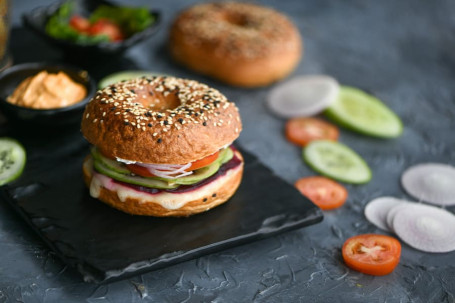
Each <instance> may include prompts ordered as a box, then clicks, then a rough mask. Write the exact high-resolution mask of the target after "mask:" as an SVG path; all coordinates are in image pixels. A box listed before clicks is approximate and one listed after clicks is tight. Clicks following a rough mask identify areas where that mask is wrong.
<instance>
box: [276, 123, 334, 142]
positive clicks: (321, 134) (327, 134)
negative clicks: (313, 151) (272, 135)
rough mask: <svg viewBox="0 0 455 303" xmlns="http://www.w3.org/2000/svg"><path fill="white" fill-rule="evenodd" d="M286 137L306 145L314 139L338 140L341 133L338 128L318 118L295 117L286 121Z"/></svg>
mask: <svg viewBox="0 0 455 303" xmlns="http://www.w3.org/2000/svg"><path fill="white" fill-rule="evenodd" d="M285 133H286V138H287V139H288V140H289V141H290V142H292V143H294V144H296V145H299V146H305V145H307V144H308V143H310V142H311V141H313V140H332V141H336V140H337V139H338V136H339V134H340V132H339V130H338V128H337V127H336V126H335V125H333V124H330V123H328V122H325V121H324V120H321V119H317V118H294V119H291V120H289V121H288V122H287V123H286V128H285Z"/></svg>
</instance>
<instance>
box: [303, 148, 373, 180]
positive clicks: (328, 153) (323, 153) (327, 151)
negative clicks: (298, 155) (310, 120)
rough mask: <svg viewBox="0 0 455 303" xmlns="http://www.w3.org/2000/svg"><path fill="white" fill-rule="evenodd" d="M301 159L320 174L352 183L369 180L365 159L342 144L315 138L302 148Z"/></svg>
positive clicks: (369, 171) (369, 173) (369, 175)
mask: <svg viewBox="0 0 455 303" xmlns="http://www.w3.org/2000/svg"><path fill="white" fill-rule="evenodd" d="M303 159H304V160H305V162H307V163H308V165H309V166H310V167H311V168H312V169H314V170H315V171H317V172H318V173H320V174H323V175H325V176H327V177H330V178H333V179H336V180H339V181H342V182H346V183H353V184H362V183H367V182H368V181H370V180H371V170H370V168H369V167H368V165H367V164H366V163H365V161H364V160H363V159H362V158H361V157H360V156H359V155H358V154H357V153H356V152H355V151H353V150H352V149H350V148H349V147H347V146H346V145H344V144H341V143H339V142H334V141H328V140H316V141H313V142H311V143H310V144H308V145H307V146H306V147H305V148H304V149H303Z"/></svg>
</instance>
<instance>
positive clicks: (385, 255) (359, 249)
mask: <svg viewBox="0 0 455 303" xmlns="http://www.w3.org/2000/svg"><path fill="white" fill-rule="evenodd" d="M342 255H343V260H344V262H345V263H346V265H347V266H348V267H350V268H352V269H354V270H356V271H359V272H362V273H364V274H368V275H374V276H383V275H387V274H389V273H391V272H392V271H393V270H394V269H395V267H397V265H398V263H399V262H400V255H401V244H400V242H399V241H398V240H397V239H395V238H393V237H390V236H386V235H378V234H363V235H358V236H354V237H351V238H349V239H347V240H346V242H344V245H343V248H342Z"/></svg>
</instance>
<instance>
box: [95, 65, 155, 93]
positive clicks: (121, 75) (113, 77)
mask: <svg viewBox="0 0 455 303" xmlns="http://www.w3.org/2000/svg"><path fill="white" fill-rule="evenodd" d="M143 76H164V74H161V73H155V72H151V71H146V70H126V71H122V72H118V73H114V74H110V75H108V76H106V77H104V78H103V79H101V80H100V82H99V83H98V88H99V89H102V88H105V87H106V86H108V85H111V84H113V83H116V82H120V81H123V80H129V79H134V78H139V77H143Z"/></svg>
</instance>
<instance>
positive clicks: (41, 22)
mask: <svg viewBox="0 0 455 303" xmlns="http://www.w3.org/2000/svg"><path fill="white" fill-rule="evenodd" d="M65 2H67V1H60V2H57V3H54V4H51V5H48V6H40V7H37V8H35V9H33V10H32V11H30V12H29V13H26V14H24V15H22V21H23V23H24V24H25V25H26V26H27V27H29V28H30V29H32V30H33V31H34V32H35V33H37V34H38V35H40V36H41V37H43V38H44V39H45V40H46V41H48V42H49V43H50V44H52V45H54V46H57V47H59V48H61V49H62V50H63V51H64V52H65V53H66V54H68V55H76V56H78V57H79V56H81V55H82V56H86V57H88V56H96V57H101V58H103V57H102V56H105V55H115V54H120V53H122V52H124V51H125V50H126V49H128V48H129V47H131V46H133V45H135V44H136V43H139V42H141V41H144V40H145V39H147V38H148V37H150V36H151V35H153V34H154V33H155V32H156V31H157V30H158V25H159V23H160V13H159V12H157V11H153V10H151V11H149V12H150V14H151V15H152V16H153V17H154V19H155V21H154V22H153V23H152V24H150V25H149V26H148V27H147V28H145V29H144V30H142V31H140V32H137V33H135V34H133V35H132V36H130V37H128V38H127V39H125V40H123V41H119V42H101V43H96V44H80V43H75V42H72V41H68V40H62V39H57V38H54V37H52V36H50V35H48V34H47V33H46V24H47V21H48V20H49V18H50V17H51V16H52V15H53V14H55V12H56V11H57V10H58V9H59V8H60V6H61V5H62V4H63V3H65ZM73 2H74V5H75V7H74V12H75V13H77V14H79V15H81V16H83V17H88V16H89V15H90V14H91V12H93V11H94V10H95V9H96V8H97V7H98V6H100V5H108V6H112V7H118V6H119V5H116V4H114V3H112V2H109V1H106V0H96V1H94V0H74V1H73Z"/></svg>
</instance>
